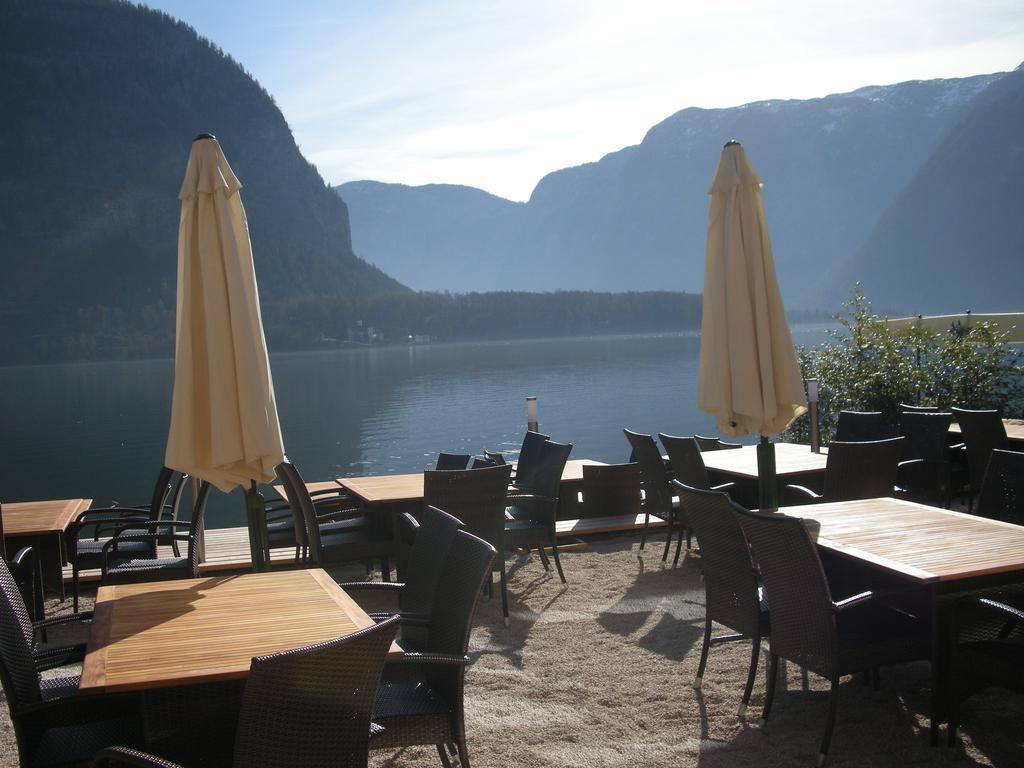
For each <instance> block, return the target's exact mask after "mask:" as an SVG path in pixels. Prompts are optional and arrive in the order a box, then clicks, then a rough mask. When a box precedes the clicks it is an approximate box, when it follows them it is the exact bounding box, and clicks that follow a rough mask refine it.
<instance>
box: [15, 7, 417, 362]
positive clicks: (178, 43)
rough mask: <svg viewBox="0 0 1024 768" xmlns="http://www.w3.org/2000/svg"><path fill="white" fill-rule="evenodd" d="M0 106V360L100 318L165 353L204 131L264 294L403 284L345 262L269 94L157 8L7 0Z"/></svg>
mask: <svg viewBox="0 0 1024 768" xmlns="http://www.w3.org/2000/svg"><path fill="white" fill-rule="evenodd" d="M0 102H2V103H3V105H4V111H3V117H2V119H0V167H2V168H3V174H2V176H0V210H2V211H3V215H2V216H0V270H2V272H3V274H4V275H5V278H6V279H5V280H3V281H2V282H0V316H2V317H3V322H4V325H5V332H4V334H3V335H2V336H3V338H2V339H0V354H3V357H0V360H9V359H10V355H15V356H16V355H17V353H18V351H19V350H20V351H22V352H23V351H24V348H25V346H26V345H36V346H38V345H39V344H43V345H45V344H47V343H66V340H67V339H68V338H71V339H72V343H74V337H75V335H77V334H79V333H80V332H83V330H84V331H85V332H89V333H91V332H93V331H97V329H100V330H102V329H103V328H105V327H107V326H111V324H112V325H113V326H116V328H114V329H113V330H115V331H118V332H126V333H127V332H137V331H138V329H139V327H140V326H142V325H145V326H146V327H147V328H148V329H149V330H148V331H147V332H148V333H152V334H154V339H153V343H154V344H155V345H156V347H155V348H154V351H157V350H159V351H161V352H165V351H166V350H167V349H168V348H169V347H168V342H167V337H168V334H170V338H171V339H173V332H174V330H173V307H174V301H175V299H174V293H175V281H176V259H177V236H178V215H179V210H180V203H179V200H178V198H177V195H178V190H179V188H180V186H181V181H182V177H183V175H184V171H185V164H186V161H187V159H188V152H189V146H190V144H191V141H192V139H193V138H194V137H195V136H196V135H197V134H199V133H201V132H204V131H208V132H210V133H213V134H215V135H216V136H217V137H218V138H219V139H220V142H221V145H222V146H223V147H224V152H225V154H226V156H227V157H228V160H229V162H230V163H231V165H232V167H233V169H234V171H235V173H236V174H237V175H238V177H239V179H241V181H242V185H243V189H242V199H243V203H244V205H245V207H246V211H247V214H248V219H249V227H250V234H251V238H252V244H253V254H254V259H255V263H256V273H257V278H258V280H259V284H260V289H261V294H262V296H263V299H264V301H273V300H275V299H277V298H295V297H316V296H338V295H345V296H358V295H366V294H375V293H381V292H404V291H406V290H407V289H406V288H404V286H402V285H400V284H399V283H397V282H396V281H395V280H393V279H392V278H390V277H388V276H387V275H385V274H384V273H382V272H381V271H380V270H379V269H377V268H376V267H374V266H371V265H369V264H367V263H366V262H364V261H363V260H361V259H359V258H357V257H356V256H355V255H354V253H353V252H352V245H351V236H350V230H349V221H348V212H347V209H346V207H345V205H344V203H343V202H342V201H341V200H339V199H338V197H337V195H335V194H333V193H332V192H331V190H330V188H329V187H328V186H327V185H326V184H325V183H324V181H323V179H322V178H321V177H320V175H319V174H318V173H317V171H316V169H315V168H314V167H313V166H312V165H310V164H309V163H308V162H307V161H306V160H305V159H304V158H303V157H302V155H301V154H300V152H299V150H298V148H297V147H296V144H295V140H294V139H293V137H292V134H291V131H290V129H289V127H288V125H287V123H286V122H285V119H284V117H283V116H282V114H281V112H280V110H279V109H278V108H277V106H276V105H275V104H274V101H273V99H272V98H271V97H270V95H269V94H268V93H267V92H266V91H264V90H263V89H262V88H261V87H260V86H259V84H257V83H256V81H255V80H253V78H252V77H251V76H250V75H249V74H247V73H246V72H245V70H244V69H243V68H242V67H241V66H240V65H239V64H238V63H237V62H235V61H233V60H232V59H231V58H229V57H228V56H226V55H225V54H224V53H223V52H222V51H221V50H220V49H219V48H217V47H216V46H215V45H213V44H212V43H210V42H209V41H207V40H204V39H202V38H200V37H198V36H197V35H196V33H195V31H194V30H193V29H192V28H191V27H189V26H187V25H186V24H183V23H181V22H179V21H175V20H174V19H173V18H171V17H170V16H167V15H165V14H163V13H160V12H158V11H153V10H149V9H147V8H145V7H139V6H134V5H132V4H130V3H125V2H113V1H111V0H50V1H49V2H45V3H40V2H33V1H32V0H5V2H4V3H3V4H2V5H0ZM168 317H170V319H169V320H168ZM116 336H117V333H114V334H113V336H112V338H113V337H116ZM156 337H159V338H156ZM33 339H34V341H33ZM47 340H49V342H48V341H47ZM111 343H116V342H111Z"/></svg>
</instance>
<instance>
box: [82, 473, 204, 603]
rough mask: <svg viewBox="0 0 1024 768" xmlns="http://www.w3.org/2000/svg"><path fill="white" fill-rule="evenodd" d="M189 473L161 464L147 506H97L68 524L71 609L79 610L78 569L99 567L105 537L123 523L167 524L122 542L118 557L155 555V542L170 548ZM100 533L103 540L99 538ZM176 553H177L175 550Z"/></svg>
mask: <svg viewBox="0 0 1024 768" xmlns="http://www.w3.org/2000/svg"><path fill="white" fill-rule="evenodd" d="M187 479H188V475H186V474H184V473H182V472H176V471H175V470H173V469H170V468H168V467H162V468H161V469H160V474H159V475H158V476H157V481H156V485H155V486H154V487H153V496H152V498H151V499H150V503H149V506H148V507H141V506H129V507H126V506H121V505H115V506H113V507H97V508H95V509H87V510H85V511H84V512H81V513H79V515H78V516H77V517H76V518H75V519H74V520H73V521H72V522H71V523H70V525H68V529H67V534H66V541H67V549H68V553H67V554H68V561H69V562H70V563H71V594H72V599H73V601H74V603H73V605H74V610H75V611H76V612H77V611H78V582H79V576H80V573H81V571H83V570H87V569H90V568H99V567H100V566H101V564H102V561H103V545H104V544H105V543H106V542H105V540H104V539H105V537H107V536H109V535H110V533H111V532H112V531H114V530H116V529H118V528H121V527H123V526H124V524H125V523H127V522H130V521H133V520H137V521H142V522H152V521H156V520H162V521H165V522H166V523H167V525H166V526H162V527H161V528H160V530H159V533H161V534H162V535H161V536H160V537H159V538H158V539H152V540H148V541H128V542H124V543H123V544H122V545H121V547H120V548H119V549H118V551H117V556H118V557H124V558H125V559H129V558H136V559H138V558H143V557H153V558H155V557H156V546H157V544H158V543H159V544H167V543H170V544H171V545H172V547H176V546H177V542H176V541H173V540H172V539H169V538H168V537H169V536H170V534H171V533H173V532H174V526H173V525H172V524H173V523H174V522H175V521H176V520H177V519H178V508H179V506H180V505H181V498H182V492H183V491H184V488H185V481H186V480H187ZM101 536H103V537H104V539H101V538H100V537H101ZM174 554H175V556H177V555H178V554H180V553H179V552H178V550H177V549H175V550H174Z"/></svg>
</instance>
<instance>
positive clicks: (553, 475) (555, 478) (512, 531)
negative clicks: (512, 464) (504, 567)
mask: <svg viewBox="0 0 1024 768" xmlns="http://www.w3.org/2000/svg"><path fill="white" fill-rule="evenodd" d="M571 452H572V443H555V442H552V441H551V440H545V441H544V443H543V444H542V445H541V447H540V456H539V457H538V459H537V461H536V466H535V467H534V469H533V472H532V474H531V475H530V476H529V477H530V479H529V482H528V483H527V482H525V481H524V480H521V479H520V480H519V482H518V483H517V485H516V490H515V491H514V492H513V493H510V494H509V496H508V507H507V508H506V509H505V543H506V544H507V545H508V546H511V547H525V548H528V549H529V548H532V547H536V548H537V552H538V554H539V555H540V560H541V562H542V563H543V564H544V570H545V571H548V570H550V569H551V568H550V566H549V564H548V556H547V553H546V552H545V551H544V548H545V547H551V554H552V555H553V556H554V558H555V568H557V569H558V578H559V579H561V581H562V583H563V584H565V573H564V571H562V561H561V559H560V558H559V556H558V538H557V536H556V534H555V520H556V517H557V515H558V489H559V486H560V485H561V482H562V471H563V470H564V469H565V462H566V461H568V459H569V454H570V453H571ZM502 559H504V558H502Z"/></svg>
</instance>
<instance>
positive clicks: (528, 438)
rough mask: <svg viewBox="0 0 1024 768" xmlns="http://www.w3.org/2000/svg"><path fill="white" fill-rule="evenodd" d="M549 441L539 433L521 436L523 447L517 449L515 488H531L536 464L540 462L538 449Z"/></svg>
mask: <svg viewBox="0 0 1024 768" xmlns="http://www.w3.org/2000/svg"><path fill="white" fill-rule="evenodd" d="M550 439H551V438H550V437H548V436H547V435H542V434H541V433H540V432H527V433H526V434H525V435H524V436H523V445H522V447H521V448H520V449H519V458H518V459H517V460H516V479H515V484H516V487H517V488H529V487H531V484H532V483H533V473H534V472H535V471H536V470H537V462H538V461H540V449H541V447H542V446H543V445H544V443H546V442H547V441H548V440H550Z"/></svg>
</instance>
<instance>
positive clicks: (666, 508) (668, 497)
mask: <svg viewBox="0 0 1024 768" xmlns="http://www.w3.org/2000/svg"><path fill="white" fill-rule="evenodd" d="M622 431H623V433H624V434H625V435H626V439H627V440H628V441H629V445H630V447H631V448H632V451H633V455H634V456H636V460H637V463H638V464H639V465H640V488H641V490H642V491H643V495H644V499H643V505H642V506H641V509H643V512H644V530H643V533H641V534H640V549H641V550H642V549H643V548H644V543H645V542H646V541H647V529H648V527H649V526H650V521H651V515H654V516H655V517H657V518H659V519H661V520H664V521H665V523H666V524H667V525H666V527H667V528H668V536H666V538H665V551H664V552H663V553H662V555H661V559H662V561H665V560H668V549H669V546H671V544H672V531H673V529H674V528H678V529H679V536H680V537H682V536H683V530H684V528H685V525H684V522H683V520H682V518H681V513H680V509H679V505H678V504H677V503H675V502H674V501H673V498H672V487H671V486H670V485H669V481H670V480H671V479H672V477H671V475H670V474H669V471H668V469H666V468H665V462H664V460H663V459H662V458H661V451H659V450H658V445H657V443H655V442H654V438H653V437H651V436H650V435H643V434H640V433H639V432H631V431H630V430H628V429H623V430H622ZM678 560H679V547H678V546H677V547H676V562H678ZM674 564H675V563H673V565H674Z"/></svg>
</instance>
